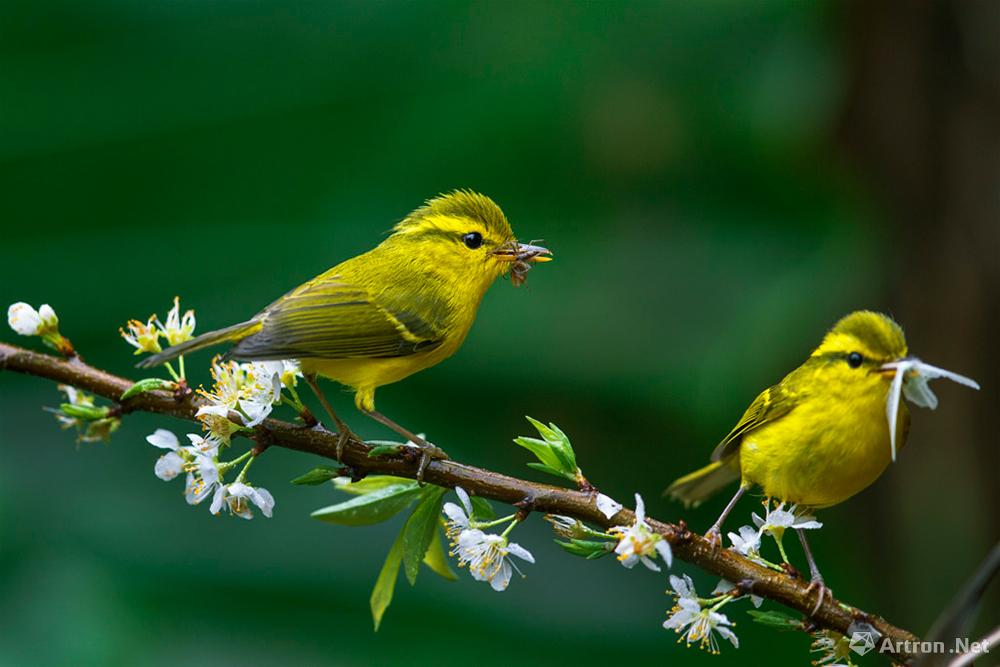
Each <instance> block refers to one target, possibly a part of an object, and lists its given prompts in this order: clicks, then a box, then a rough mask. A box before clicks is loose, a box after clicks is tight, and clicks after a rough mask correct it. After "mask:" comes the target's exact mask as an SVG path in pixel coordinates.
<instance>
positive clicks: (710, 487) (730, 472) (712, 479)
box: [663, 460, 739, 507]
mask: <svg viewBox="0 0 1000 667" xmlns="http://www.w3.org/2000/svg"><path fill="white" fill-rule="evenodd" d="M738 478H739V473H737V471H736V470H735V469H734V467H733V465H732V462H731V461H729V460H723V461H713V462H712V463H709V464H708V465H707V466H705V467H704V468H699V469H698V470H695V471H694V472H692V473H690V474H687V475H684V476H683V477H681V478H680V479H677V480H674V483H673V484H671V485H670V486H668V487H667V490H666V491H664V492H663V493H664V495H669V496H670V497H671V498H673V499H675V500H680V501H681V502H682V503H684V504H685V505H687V506H688V507H692V506H693V507H697V506H698V505H699V504H700V503H701V502H702V501H704V500H707V499H708V498H709V497H710V496H712V495H713V494H715V492H716V491H718V490H719V489H721V488H723V487H724V486H726V485H727V484H730V483H732V482H735V481H736V480H737V479H738Z"/></svg>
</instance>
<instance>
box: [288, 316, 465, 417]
mask: <svg viewBox="0 0 1000 667" xmlns="http://www.w3.org/2000/svg"><path fill="white" fill-rule="evenodd" d="M469 305H470V306H471V307H467V308H459V309H457V311H456V317H455V321H454V323H453V326H451V327H449V330H448V333H447V335H446V336H445V338H444V340H443V341H442V343H441V344H440V345H439V346H437V347H435V348H433V349H430V350H427V351H418V352H415V353H413V354H409V355H406V356H401V357H384V358H357V359H351V358H348V359H301V360H300V363H301V365H302V370H303V372H305V373H318V374H319V375H322V376H323V377H325V378H329V379H331V380H334V381H336V382H339V383H340V384H343V385H346V386H348V387H351V388H352V389H354V392H355V393H354V403H355V405H356V406H357V408H358V409H359V410H361V411H364V412H370V411H371V410H374V409H375V389H377V388H378V387H381V386H382V385H386V384H392V383H393V382H399V381H400V380H402V379H404V378H406V377H409V376H410V375H413V374H414V373H417V372H419V371H422V370H424V369H425V368H430V367H431V366H434V365H435V364H438V363H440V362H442V361H444V360H445V359H447V358H448V357H450V356H451V355H453V354H455V352H456V351H457V350H458V348H459V347H461V346H462V342H463V341H464V340H465V337H466V336H467V335H468V333H469V329H471V328H472V324H473V322H474V320H475V316H476V307H477V306H478V302H477V303H475V304H469Z"/></svg>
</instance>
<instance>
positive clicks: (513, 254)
mask: <svg viewBox="0 0 1000 667" xmlns="http://www.w3.org/2000/svg"><path fill="white" fill-rule="evenodd" d="M493 256H494V257H496V258H497V259H499V260H500V261H501V262H510V264H511V266H510V281H511V282H512V283H514V287H520V286H521V285H523V284H524V281H525V280H527V279H528V271H530V270H531V267H532V265H533V264H539V263H541V262H549V261H552V251H551V250H549V249H548V248H543V247H542V246H539V245H531V244H529V243H518V242H517V241H511V242H510V243H505V244H503V245H502V246H500V247H498V248H497V249H496V250H494V251H493Z"/></svg>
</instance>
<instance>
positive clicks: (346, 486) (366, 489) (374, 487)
mask: <svg viewBox="0 0 1000 667" xmlns="http://www.w3.org/2000/svg"><path fill="white" fill-rule="evenodd" d="M333 485H334V486H336V487H337V490H338V491H346V492H347V493H353V494H354V495H357V496H361V495H364V494H366V493H371V492H372V491H378V490H379V489H384V488H385V487H387V486H396V485H403V486H412V487H414V488H416V487H417V486H418V484H417V483H416V482H414V481H413V480H412V479H407V478H406V477H395V476H393V475H368V476H367V477H365V478H364V479H359V480H358V481H356V482H352V481H351V478H350V477H337V478H336V479H334V480H333Z"/></svg>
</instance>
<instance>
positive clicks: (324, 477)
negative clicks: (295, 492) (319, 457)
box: [292, 466, 340, 486]
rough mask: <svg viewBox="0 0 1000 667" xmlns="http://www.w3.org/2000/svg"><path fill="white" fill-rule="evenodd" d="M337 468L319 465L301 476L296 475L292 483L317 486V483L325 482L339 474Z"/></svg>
mask: <svg viewBox="0 0 1000 667" xmlns="http://www.w3.org/2000/svg"><path fill="white" fill-rule="evenodd" d="M339 474H340V473H339V472H338V469H337V468H331V467H329V466H319V467H316V468H313V469H312V470H310V471H309V472H307V473H306V474H304V475H302V476H301V477H296V478H295V479H293V480H292V484H305V485H307V486H316V485H317V484H325V483H326V482H329V481H330V480H331V479H333V478H334V477H336V476H337V475H339Z"/></svg>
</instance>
